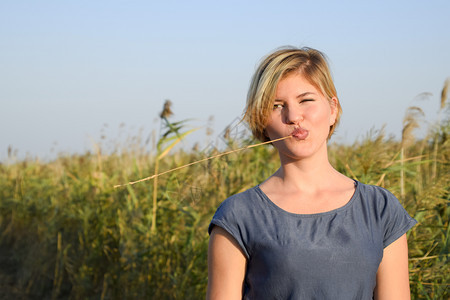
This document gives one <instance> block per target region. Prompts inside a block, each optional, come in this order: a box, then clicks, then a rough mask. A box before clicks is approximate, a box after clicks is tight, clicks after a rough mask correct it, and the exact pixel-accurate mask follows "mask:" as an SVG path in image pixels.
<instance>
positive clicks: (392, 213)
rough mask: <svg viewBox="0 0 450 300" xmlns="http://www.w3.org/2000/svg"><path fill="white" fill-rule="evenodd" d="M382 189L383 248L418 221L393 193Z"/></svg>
mask: <svg viewBox="0 0 450 300" xmlns="http://www.w3.org/2000/svg"><path fill="white" fill-rule="evenodd" d="M381 190H382V194H383V201H382V204H383V205H384V206H383V207H382V210H381V214H382V215H381V219H382V224H383V230H384V238H383V248H386V247H387V246H389V245H390V244H391V243H393V242H394V241H396V240H397V239H398V238H400V237H401V236H402V235H403V234H405V233H406V232H407V231H408V230H410V229H411V228H412V227H413V226H414V225H416V224H417V221H416V220H414V219H413V218H412V217H411V216H410V215H409V214H408V212H406V210H405V209H404V208H403V206H402V205H401V204H400V202H399V201H398V199H397V198H396V197H395V196H394V195H393V194H391V193H390V192H389V191H387V190H385V189H381Z"/></svg>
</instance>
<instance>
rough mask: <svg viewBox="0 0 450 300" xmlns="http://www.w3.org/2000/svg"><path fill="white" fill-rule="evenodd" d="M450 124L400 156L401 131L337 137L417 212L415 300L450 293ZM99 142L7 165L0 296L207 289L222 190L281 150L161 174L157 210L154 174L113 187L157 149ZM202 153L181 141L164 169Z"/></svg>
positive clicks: (346, 166) (342, 152) (345, 161)
mask: <svg viewBox="0 0 450 300" xmlns="http://www.w3.org/2000/svg"><path fill="white" fill-rule="evenodd" d="M449 129H450V126H449V122H448V121H446V122H441V125H440V128H439V130H435V131H434V133H430V135H429V136H428V137H427V138H425V139H424V140H421V141H416V142H415V143H411V144H410V145H409V146H408V147H407V148H406V149H405V152H404V162H403V163H402V162H401V161H400V157H401V155H400V153H401V142H399V141H395V140H393V139H391V138H386V137H385V136H384V134H383V131H382V130H380V131H372V132H370V133H368V134H367V136H366V137H365V138H363V139H361V140H359V141H356V142H355V143H354V144H353V145H337V144H331V145H330V151H329V152H330V160H331V162H332V164H333V165H334V166H335V167H336V168H337V169H338V170H339V171H340V172H342V173H344V174H346V175H348V176H349V177H353V178H356V179H358V180H360V181H362V182H364V183H370V184H378V185H381V186H384V187H386V188H388V189H389V190H391V191H392V192H393V193H394V194H395V195H396V196H397V197H398V198H399V199H400V201H401V202H402V203H403V205H404V206H405V208H406V209H407V210H408V212H409V213H410V214H411V215H412V216H413V217H415V218H416V219H417V220H418V221H419V224H418V225H417V226H415V227H414V228H413V229H412V230H411V231H410V232H409V233H408V241H409V251H410V280H411V291H412V297H413V299H448V298H449V270H448V267H447V266H448V263H449V256H448V247H449V240H448V236H449V227H448V223H449V215H450V208H449V198H450V193H449V192H450V167H449V166H450V142H449V140H448V136H449V132H450V130H449ZM237 142H238V141H229V145H230V147H235V146H233V145H234V144H236V143H237ZM436 145H437V147H438V151H437V152H435V151H434V150H435V147H436ZM101 150H102V149H101V147H100V146H99V148H98V151H97V153H85V154H83V155H72V156H64V155H61V156H59V157H58V158H57V159H55V160H54V161H51V162H40V161H39V160H23V161H14V160H12V161H11V162H9V163H8V164H0V200H1V202H0V298H1V299H203V298H204V295H205V291H206V285H207V244H208V234H207V227H208V225H209V222H210V220H211V217H212V215H213V214H214V212H215V210H216V208H217V207H218V205H219V204H220V203H221V201H223V200H224V199H225V198H226V197H228V196H229V195H231V194H234V193H238V192H240V191H243V190H245V189H247V188H249V187H251V186H253V185H255V184H257V183H259V182H261V181H262V180H264V179H265V178H266V177H268V176H269V175H270V174H271V173H272V172H273V171H275V170H276V168H278V157H277V155H276V152H275V151H274V149H273V148H272V147H271V146H261V147H256V148H253V149H249V150H245V151H242V152H239V153H234V154H230V155H228V156H225V157H222V158H219V159H214V160H210V161H208V162H205V163H202V164H198V165H194V166H192V167H189V168H185V169H182V170H179V171H176V172H173V173H170V174H167V175H164V176H161V177H159V178H158V182H157V189H156V197H157V202H156V203H157V207H156V208H157V209H156V211H157V217H156V218H154V214H153V208H154V203H155V202H154V201H153V191H154V186H153V182H152V181H147V182H142V183H138V184H135V185H131V186H128V187H124V188H117V189H114V188H113V186H114V185H116V184H121V183H124V182H128V181H132V180H136V179H140V178H143V177H146V176H149V175H152V174H153V172H154V170H155V162H156V161H157V160H158V159H157V158H156V157H155V155H154V154H152V153H153V152H149V151H146V150H145V148H140V147H136V146H135V145H128V146H124V147H123V149H120V151H116V152H114V153H112V154H108V155H105V154H101ZM208 154H214V153H208ZM204 157H205V153H200V152H187V151H182V150H178V151H173V152H171V153H169V154H167V155H166V156H165V157H163V158H161V159H159V160H158V164H159V166H158V168H159V170H160V171H165V170H168V169H170V168H173V167H176V166H180V165H183V164H186V163H189V162H192V161H195V160H198V159H201V158H204ZM435 162H436V164H435ZM434 166H436V167H434ZM434 168H435V169H434ZM402 172H403V174H404V186H405V194H404V195H403V196H402V195H401V176H400V174H401V173H402ZM153 220H155V221H153ZM153 222H156V223H155V224H154V225H155V230H153V231H152V230H151V228H152V223H153Z"/></svg>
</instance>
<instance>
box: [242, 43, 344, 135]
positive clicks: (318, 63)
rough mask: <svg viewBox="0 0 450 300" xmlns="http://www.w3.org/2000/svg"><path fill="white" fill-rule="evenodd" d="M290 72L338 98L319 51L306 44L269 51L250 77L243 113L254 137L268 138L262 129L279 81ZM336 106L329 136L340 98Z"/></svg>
mask: <svg viewBox="0 0 450 300" xmlns="http://www.w3.org/2000/svg"><path fill="white" fill-rule="evenodd" d="M292 72H299V73H300V74H302V75H303V76H304V77H305V78H306V79H307V80H308V81H309V82H310V83H311V84H312V85H313V86H314V87H315V88H316V89H318V90H319V91H321V92H322V94H323V95H324V96H325V97H327V98H328V100H331V98H333V97H335V98H336V99H338V97H337V92H336V88H335V86H334V83H333V79H332V77H331V73H330V68H329V66H328V62H327V59H326V56H325V54H323V53H322V52H320V51H318V50H316V49H312V48H308V47H304V48H295V47H283V48H281V49H279V50H277V51H275V52H273V53H271V54H269V55H268V56H266V57H265V58H264V59H263V60H262V61H261V63H260V64H259V66H258V68H257V69H256V72H255V74H254V75H253V77H252V80H251V83H250V88H249V91H248V95H247V104H246V106H245V113H244V117H243V119H244V120H245V121H246V122H247V123H248V125H249V126H250V129H251V131H252V133H253V135H254V137H255V138H257V139H259V140H260V141H268V140H269V139H268V137H267V136H266V135H265V134H264V130H265V128H266V125H267V122H268V118H269V115H270V113H271V111H272V109H273V102H274V98H275V93H276V89H277V86H278V82H279V81H280V80H281V79H283V78H285V77H286V76H287V75H288V74H290V73H292ZM336 109H337V115H336V122H335V123H334V124H333V125H331V126H330V132H329V134H328V138H330V137H331V135H332V134H333V132H334V130H335V128H336V126H337V124H338V122H339V119H340V116H341V114H342V108H341V105H340V103H339V100H337V104H336Z"/></svg>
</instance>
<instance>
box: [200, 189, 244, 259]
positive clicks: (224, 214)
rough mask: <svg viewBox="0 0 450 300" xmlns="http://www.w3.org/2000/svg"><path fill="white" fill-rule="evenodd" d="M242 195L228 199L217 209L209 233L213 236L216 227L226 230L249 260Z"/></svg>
mask: <svg viewBox="0 0 450 300" xmlns="http://www.w3.org/2000/svg"><path fill="white" fill-rule="evenodd" d="M240 198H241V197H240V195H236V196H232V197H230V198H228V199H226V200H225V201H224V202H222V204H221V205H220V206H219V208H218V209H217V211H216V213H215V214H214V216H213V218H212V220H211V223H210V224H209V227H208V233H209V234H211V231H212V229H213V228H214V226H219V227H221V228H223V229H224V230H226V231H227V232H228V233H229V234H231V236H232V237H233V238H234V239H235V240H236V242H237V243H238V244H239V246H240V247H241V249H242V251H243V252H244V254H245V256H246V257H247V258H249V253H248V251H247V248H246V246H245V240H246V236H247V235H248V233H247V230H246V228H245V224H244V223H245V211H246V209H245V207H243V206H242V202H243V201H241V200H243V199H240Z"/></svg>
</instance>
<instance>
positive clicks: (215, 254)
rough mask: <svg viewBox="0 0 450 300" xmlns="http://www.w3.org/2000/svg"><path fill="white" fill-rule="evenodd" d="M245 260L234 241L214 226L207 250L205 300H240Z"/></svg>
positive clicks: (225, 232)
mask: <svg viewBox="0 0 450 300" xmlns="http://www.w3.org/2000/svg"><path fill="white" fill-rule="evenodd" d="M246 263H247V259H246V257H245V255H244V253H243V252H242V250H241V248H240V247H239V244H238V243H237V242H236V240H235V239H234V238H233V237H232V236H231V235H230V234H229V233H228V232H227V231H225V230H224V229H223V228H221V227H218V226H214V228H213V230H212V232H211V236H210V239H209V248H208V290H207V293H206V299H207V300H221V299H225V300H232V299H239V300H240V299H242V292H243V286H244V277H245V270H246Z"/></svg>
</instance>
